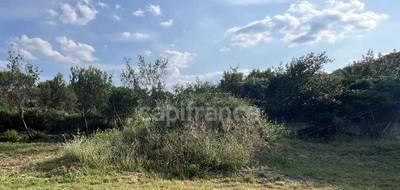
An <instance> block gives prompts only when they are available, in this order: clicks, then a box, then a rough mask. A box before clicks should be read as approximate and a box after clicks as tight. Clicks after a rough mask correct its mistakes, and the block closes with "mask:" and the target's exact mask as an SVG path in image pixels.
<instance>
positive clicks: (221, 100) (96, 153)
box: [66, 92, 280, 178]
mask: <svg viewBox="0 0 400 190" xmlns="http://www.w3.org/2000/svg"><path fill="white" fill-rule="evenodd" d="M170 102H174V103H168V102H166V103H164V104H162V105H160V106H159V107H158V109H156V110H157V111H152V112H151V113H140V112H138V113H136V114H135V115H134V116H133V118H131V119H130V122H128V123H129V124H128V125H129V126H128V127H125V128H124V129H122V130H120V131H118V130H110V131H107V132H101V133H97V134H95V135H93V136H92V137H90V138H85V139H76V140H75V141H74V142H71V143H69V144H68V145H67V146H66V154H67V155H69V156H70V157H72V158H73V159H75V160H77V161H78V162H80V163H82V164H83V165H84V166H89V167H95V168H105V169H118V170H127V171H133V170H135V171H136V170H145V171H150V172H156V173H160V174H165V175H166V176H168V177H190V178H191V177H205V176H207V175H228V174H232V173H234V172H237V171H238V170H240V169H242V168H243V167H245V166H249V165H250V163H251V161H252V160H253V159H254V157H255V155H256V154H257V153H258V151H259V150H261V149H262V148H263V147H264V145H266V143H267V142H268V140H270V139H273V138H275V136H276V135H275V134H279V133H278V131H279V130H278V129H280V128H279V127H277V126H276V125H274V124H271V123H268V122H267V121H265V120H264V119H263V116H262V114H261V113H260V112H259V111H258V110H257V109H255V108H254V107H251V106H249V104H248V103H247V102H245V101H243V100H240V99H236V98H233V97H231V96H229V95H226V94H218V93H212V94H210V93H197V94H194V93H187V92H182V93H180V94H178V95H177V96H176V97H174V98H173V99H172V101H170ZM178 105H193V107H191V108H185V110H184V111H185V112H186V113H191V112H193V111H194V110H193V109H192V108H194V107H195V106H215V107H228V108H230V109H235V108H239V107H240V110H241V111H240V112H238V113H237V114H238V117H239V119H238V120H232V119H230V118H229V117H228V114H224V115H223V116H222V117H220V118H218V119H217V120H215V121H208V120H207V119H206V117H207V115H208V114H210V110H207V109H206V110H205V111H204V112H201V113H199V117H198V118H197V119H193V118H177V119H174V120H173V121H166V120H159V119H157V118H158V117H159V116H160V115H162V114H161V113H162V112H165V111H166V110H168V108H169V107H178ZM194 105H195V106H194ZM167 122H168V123H167ZM270 132H273V133H275V134H271V133H270Z"/></svg>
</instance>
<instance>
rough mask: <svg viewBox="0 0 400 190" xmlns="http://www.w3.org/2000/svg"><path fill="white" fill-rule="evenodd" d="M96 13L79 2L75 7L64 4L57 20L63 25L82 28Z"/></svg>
mask: <svg viewBox="0 0 400 190" xmlns="http://www.w3.org/2000/svg"><path fill="white" fill-rule="evenodd" d="M97 13H98V12H97V10H96V9H94V8H91V7H89V6H88V5H86V4H83V3H80V2H79V3H78V4H77V5H76V6H75V7H73V6H71V5H69V4H68V3H64V4H62V6H61V15H60V17H59V20H60V21H61V22H62V23H64V24H71V25H78V26H84V25H86V24H88V23H89V22H90V21H92V20H93V19H95V18H96V14H97Z"/></svg>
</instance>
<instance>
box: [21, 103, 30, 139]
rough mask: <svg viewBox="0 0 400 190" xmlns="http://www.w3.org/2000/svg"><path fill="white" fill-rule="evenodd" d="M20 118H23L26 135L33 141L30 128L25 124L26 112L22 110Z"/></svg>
mask: <svg viewBox="0 0 400 190" xmlns="http://www.w3.org/2000/svg"><path fill="white" fill-rule="evenodd" d="M20 116H21V120H22V123H23V124H24V128H25V131H26V134H27V135H28V137H29V139H32V134H31V132H30V130H29V128H28V125H27V124H26V122H25V116H24V110H22V109H21V110H20Z"/></svg>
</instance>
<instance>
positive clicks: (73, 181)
mask: <svg viewBox="0 0 400 190" xmlns="http://www.w3.org/2000/svg"><path fill="white" fill-rule="evenodd" d="M62 147H63V145H62V144H51V143H0V189H96V190H97V189H396V188H398V187H399V186H400V175H399V174H400V165H399V163H400V151H399V150H400V142H398V141H389V140H384V141H382V140H380V141H353V142H340V143H339V142H334V143H316V142H304V141H299V140H282V141H281V142H277V143H275V144H272V145H271V148H270V149H269V150H267V151H265V153H263V154H262V155H261V157H260V160H261V161H260V162H259V163H258V164H259V165H260V166H259V167H256V168H252V169H247V170H244V171H242V172H240V173H239V174H237V175H236V176H234V177H215V178H210V179H192V180H173V179H163V178H160V177H156V175H150V174H142V173H126V172H111V173H106V172H101V171H96V170H90V169H86V170H82V169H80V167H79V166H76V164H74V163H72V162H71V161H70V160H68V159H66V158H64V157H63V154H62Z"/></svg>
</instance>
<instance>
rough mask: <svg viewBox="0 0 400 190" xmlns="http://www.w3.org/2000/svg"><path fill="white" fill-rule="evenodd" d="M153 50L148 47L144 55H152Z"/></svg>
mask: <svg viewBox="0 0 400 190" xmlns="http://www.w3.org/2000/svg"><path fill="white" fill-rule="evenodd" d="M152 53H153V52H151V51H150V50H148V49H146V50H144V51H143V55H145V56H150V55H151V54H152Z"/></svg>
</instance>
